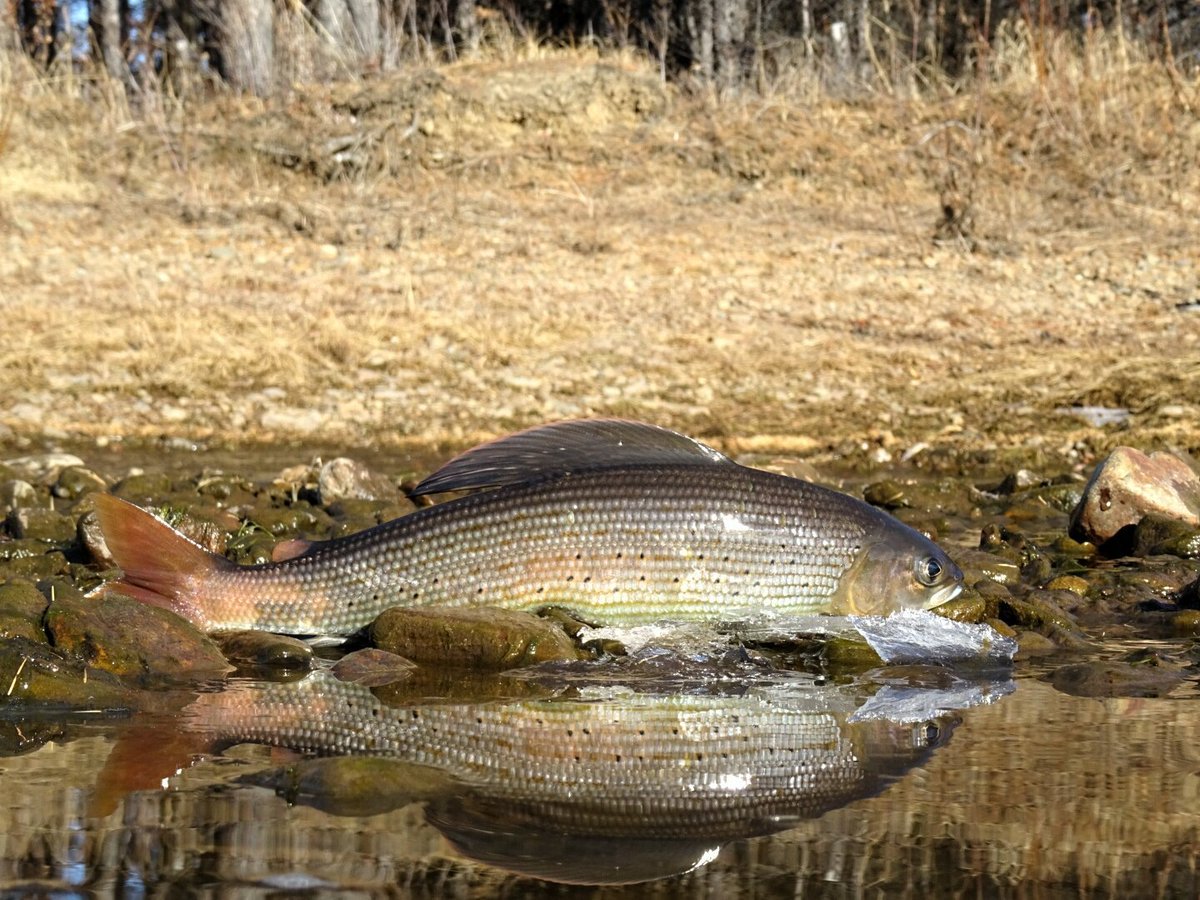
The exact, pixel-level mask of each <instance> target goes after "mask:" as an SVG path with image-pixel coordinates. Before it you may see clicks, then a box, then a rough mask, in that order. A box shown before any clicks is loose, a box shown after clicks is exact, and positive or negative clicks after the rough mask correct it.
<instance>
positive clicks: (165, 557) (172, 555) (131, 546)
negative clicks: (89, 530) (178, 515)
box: [93, 494, 235, 629]
mask: <svg viewBox="0 0 1200 900" xmlns="http://www.w3.org/2000/svg"><path fill="white" fill-rule="evenodd" d="M93 496H94V497H95V504H96V515H97V517H98V518H99V519H100V530H101V531H102V532H103V533H104V540H105V542H106V543H107V544H108V549H109V552H110V553H112V555H113V558H114V559H115V560H116V561H117V565H118V566H120V567H121V572H122V575H121V578H120V579H119V580H118V581H113V582H109V583H108V584H106V585H105V586H104V588H103V590H104V591H115V592H118V593H121V594H125V595H127V596H130V597H133V598H134V599H135V600H140V601H141V602H142V603H147V604H149V605H151V606H159V607H162V608H163V609H169V610H171V611H172V612H175V613H178V614H179V615H181V616H183V617H184V618H185V619H187V620H188V621H190V622H191V623H192V624H193V625H196V626H197V627H198V628H202V629H208V628H209V626H210V623H209V622H208V617H207V616H206V615H205V614H204V610H203V608H202V605H201V603H200V598H201V596H202V593H203V586H204V583H205V582H206V581H207V580H208V579H209V578H211V577H212V576H213V575H214V574H215V573H217V572H221V571H225V570H227V569H232V568H235V564H234V563H232V562H230V561H229V560H227V559H225V557H223V556H218V555H217V554H215V553H210V552H208V551H207V550H205V549H204V548H203V547H201V546H199V545H198V544H194V543H192V541H190V540H188V539H187V538H186V537H184V536H183V535H182V534H180V533H179V532H178V531H176V530H175V529H174V528H172V527H171V526H169V525H168V524H167V523H165V522H163V521H162V520H160V519H157V518H155V517H154V516H152V515H151V514H150V513H148V512H146V511H145V510H144V509H141V508H139V507H137V506H134V505H133V504H132V503H127V502H126V501H124V500H121V499H120V498H118V497H114V496H113V495H112V494H95V495H93Z"/></svg>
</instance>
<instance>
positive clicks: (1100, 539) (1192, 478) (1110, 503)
mask: <svg viewBox="0 0 1200 900" xmlns="http://www.w3.org/2000/svg"><path fill="white" fill-rule="evenodd" d="M1151 513H1153V514H1155V515H1158V516H1162V517H1164V518H1168V519H1175V520H1177V521H1179V522H1183V523H1185V524H1187V525H1191V526H1193V527H1195V526H1200V477H1198V476H1197V475H1196V473H1195V472H1194V471H1192V469H1191V468H1190V467H1189V466H1188V465H1187V463H1185V462H1184V461H1183V460H1181V459H1179V458H1178V457H1177V456H1172V455H1171V454H1170V453H1152V454H1151V455H1149V456H1147V455H1146V454H1144V453H1142V452H1141V451H1139V450H1134V449H1133V448H1131V447H1118V448H1117V449H1115V450H1113V452H1112V453H1110V454H1109V456H1108V458H1107V459H1106V460H1104V462H1102V463H1101V464H1100V465H1099V466H1097V467H1096V471H1095V472H1093V473H1092V477H1091V479H1090V480H1089V481H1088V483H1087V486H1086V487H1085V488H1084V490H1083V499H1082V500H1080V502H1079V505H1078V506H1076V507H1075V511H1074V512H1072V513H1071V537H1073V538H1075V539H1076V540H1087V541H1091V542H1092V543H1095V544H1103V543H1105V542H1106V541H1109V540H1111V539H1112V538H1113V537H1115V536H1116V535H1117V533H1118V532H1120V531H1121V530H1122V529H1124V528H1129V527H1132V526H1134V525H1137V523H1138V522H1140V521H1141V520H1142V517H1143V516H1146V515H1148V514H1151Z"/></svg>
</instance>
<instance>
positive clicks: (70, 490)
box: [50, 466, 108, 500]
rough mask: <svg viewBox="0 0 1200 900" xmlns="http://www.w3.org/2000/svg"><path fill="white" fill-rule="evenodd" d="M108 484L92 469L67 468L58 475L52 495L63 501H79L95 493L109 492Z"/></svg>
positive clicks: (80, 467)
mask: <svg viewBox="0 0 1200 900" xmlns="http://www.w3.org/2000/svg"><path fill="white" fill-rule="evenodd" d="M107 490H108V484H107V483H106V482H105V480H104V479H103V478H101V477H100V476H99V475H97V474H96V473H95V472H93V471H92V470H91V469H85V468H84V467H83V466H67V467H66V468H65V469H63V470H62V471H61V472H59V473H58V478H57V479H56V480H55V482H54V486H53V487H51V488H50V493H51V494H53V495H54V496H55V497H58V498H59V499H61V500H78V499H79V498H80V497H82V496H83V495H84V494H90V493H92V492H93V491H107Z"/></svg>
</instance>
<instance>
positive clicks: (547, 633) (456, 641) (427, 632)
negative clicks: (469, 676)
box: [371, 607, 583, 670]
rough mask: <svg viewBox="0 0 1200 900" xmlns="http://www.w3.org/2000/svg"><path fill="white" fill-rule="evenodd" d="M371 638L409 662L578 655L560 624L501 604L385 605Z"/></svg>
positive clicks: (507, 662)
mask: <svg viewBox="0 0 1200 900" xmlns="http://www.w3.org/2000/svg"><path fill="white" fill-rule="evenodd" d="M371 642H372V643H373V644H374V645H375V646H376V647H378V648H380V649H381V650H388V651H390V652H392V653H396V654H398V655H400V656H403V657H406V658H407V659H411V660H412V661H413V662H415V663H417V664H419V665H421V664H430V665H438V666H454V667H460V668H470V669H494V670H500V669H512V668H516V667H518V666H527V665H533V664H535V663H541V662H549V661H551V660H573V659H581V658H583V654H582V652H581V651H580V650H579V649H578V648H577V647H576V646H575V644H574V642H573V641H572V640H571V639H570V638H569V637H567V635H566V634H565V633H564V632H563V630H562V629H561V628H559V627H558V626H557V625H555V624H554V623H552V622H547V621H546V620H544V619H539V618H538V617H537V616H534V615H530V614H529V613H523V612H513V611H511V610H504V609H491V608H487V607H484V608H478V609H403V608H394V609H389V610H385V611H384V612H383V613H381V614H380V615H379V617H378V618H377V619H376V620H375V622H374V623H373V624H372V625H371Z"/></svg>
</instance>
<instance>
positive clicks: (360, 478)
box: [317, 456, 400, 507]
mask: <svg viewBox="0 0 1200 900" xmlns="http://www.w3.org/2000/svg"><path fill="white" fill-rule="evenodd" d="M317 494H318V495H319V496H320V498H321V505H322V506H326V507H327V506H329V505H330V504H331V503H334V502H336V501H338V500H395V499H397V498H398V497H399V496H400V489H399V488H398V487H396V485H394V484H393V483H392V482H391V481H389V480H388V479H387V478H384V477H383V476H382V475H376V474H375V473H374V472H372V471H371V470H370V469H368V468H367V467H366V466H364V465H363V464H362V463H360V462H356V461H354V460H352V459H347V458H346V457H344V456H342V457H338V458H337V459H331V460H330V461H329V462H327V463H325V465H323V466H321V471H320V473H319V474H318V475H317Z"/></svg>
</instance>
